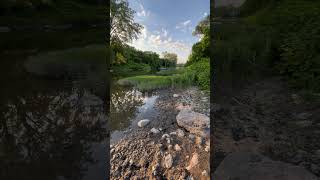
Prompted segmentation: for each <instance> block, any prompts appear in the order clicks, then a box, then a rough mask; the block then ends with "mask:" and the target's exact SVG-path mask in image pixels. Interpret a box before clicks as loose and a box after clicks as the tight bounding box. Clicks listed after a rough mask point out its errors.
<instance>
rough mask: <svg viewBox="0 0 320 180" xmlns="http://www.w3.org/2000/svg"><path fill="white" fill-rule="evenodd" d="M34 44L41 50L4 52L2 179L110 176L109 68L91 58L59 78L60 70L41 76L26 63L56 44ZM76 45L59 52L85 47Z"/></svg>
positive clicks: (0, 141) (87, 179) (79, 179)
mask: <svg viewBox="0 0 320 180" xmlns="http://www.w3.org/2000/svg"><path fill="white" fill-rule="evenodd" d="M53 35H54V33H50V34H48V36H50V38H49V37H48V38H49V39H52V36H53ZM41 36H43V37H45V35H43V34H42V35H41ZM59 36H60V37H57V38H56V39H57V40H61V39H62V38H63V37H61V32H60V33H59ZM35 38H37V36H35ZM26 43H27V42H26ZM30 43H32V45H30V46H32V48H35V49H38V50H35V51H33V50H32V53H30V52H27V53H26V52H25V51H22V50H21V51H19V50H14V51H13V50H10V51H8V50H6V51H4V50H1V51H0V57H1V58H0V59H1V61H0V64H1V65H0V68H1V69H0V71H1V76H0V83H1V89H0V117H1V123H0V179H6V180H11V179H30V180H31V179H32V180H38V179H39V180H40V179H41V180H44V179H45V180H51V179H52V180H57V179H61V180H62V179H65V180H69V179H70V180H91V179H107V177H108V176H107V173H106V162H107V152H108V146H109V145H108V143H107V142H108V141H107V138H108V133H107V129H108V127H107V118H106V114H105V112H106V111H105V110H106V106H105V101H104V98H105V94H107V93H108V92H106V91H107V89H108V88H107V87H106V86H107V85H106V82H105V81H104V78H103V77H102V76H100V75H101V74H103V73H99V76H98V74H97V73H96V70H97V69H96V68H94V67H93V66H94V64H92V63H90V66H87V64H81V65H79V64H77V69H76V71H73V70H72V69H68V72H69V73H68V74H64V76H63V77H59V78H57V77H56V76H55V75H54V74H55V72H54V71H52V72H50V73H53V75H52V76H51V75H50V74H49V75H46V76H42V75H35V74H34V73H32V72H29V71H27V70H26V68H25V64H26V62H28V60H29V59H30V56H36V55H38V54H41V53H42V54H43V53H44V54H45V53H49V52H50V51H52V49H54V48H51V49H50V50H48V49H46V50H41V51H39V49H41V48H42V44H40V42H39V44H36V43H35V42H34V41H32V42H30ZM71 44H72V46H71V45H70V47H66V48H65V49H59V50H57V51H62V52H63V51H64V50H67V49H72V48H74V47H82V46H83V42H82V44H81V46H76V45H75V43H71ZM46 45H47V44H46ZM88 45H90V44H88ZM37 46H38V47H37ZM47 46H48V45H47ZM66 46H67V45H66ZM55 51H56V50H55ZM69 58H71V59H72V57H69ZM45 61H46V58H44V59H43V62H45ZM51 65H52V64H48V65H46V66H47V67H48V68H50V67H52V66H51ZM79 66H81V68H80V69H82V70H84V71H79ZM99 66H100V65H99ZM71 67H72V66H71Z"/></svg>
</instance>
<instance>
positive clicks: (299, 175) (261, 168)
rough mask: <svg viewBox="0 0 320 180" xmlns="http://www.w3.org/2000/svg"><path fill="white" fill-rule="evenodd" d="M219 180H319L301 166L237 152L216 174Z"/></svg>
mask: <svg viewBox="0 0 320 180" xmlns="http://www.w3.org/2000/svg"><path fill="white" fill-rule="evenodd" d="M213 179H219V180H230V179H237V180H257V179H259V180H318V178H317V177H316V176H315V175H313V174H312V173H310V172H309V171H307V170H306V169H304V168H303V167H300V166H294V165H291V164H287V163H284V162H280V161H273V160H271V159H269V158H267V157H265V156H262V155H261V154H257V153H250V152H237V153H232V154H230V155H228V156H227V157H226V158H225V159H224V160H223V161H222V162H221V164H220V165H219V167H218V168H217V170H216V171H215V172H214V175H213Z"/></svg>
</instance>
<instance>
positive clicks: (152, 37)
mask: <svg viewBox="0 0 320 180" xmlns="http://www.w3.org/2000/svg"><path fill="white" fill-rule="evenodd" d="M156 32H159V33H156ZM131 45H132V46H134V47H135V48H137V49H140V50H143V51H154V52H157V53H158V54H160V55H161V54H162V52H164V51H168V52H173V53H176V54H177V55H178V63H185V62H186V61H187V59H188V56H189V54H190V52H191V47H192V45H191V44H187V43H184V42H182V41H179V40H174V39H172V37H171V36H169V32H168V31H167V30H166V29H164V28H162V29H161V31H153V32H150V31H148V29H147V27H145V26H144V29H143V30H142V32H141V34H140V37H139V38H138V39H137V40H134V41H133V42H132V43H131Z"/></svg>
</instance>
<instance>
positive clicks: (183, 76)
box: [118, 69, 195, 90]
mask: <svg viewBox="0 0 320 180" xmlns="http://www.w3.org/2000/svg"><path fill="white" fill-rule="evenodd" d="M194 82H195V72H194V71H192V70H189V69H188V70H186V71H183V73H180V72H179V73H178V74H171V75H165V76H163V75H142V76H134V77H128V78H124V79H120V80H119V81H118V83H119V84H120V85H132V86H135V87H136V88H138V89H139V90H152V89H160V88H168V87H172V88H174V87H178V88H181V87H186V86H190V85H193V84H194Z"/></svg>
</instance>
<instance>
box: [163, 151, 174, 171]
mask: <svg viewBox="0 0 320 180" xmlns="http://www.w3.org/2000/svg"><path fill="white" fill-rule="evenodd" d="M172 164H173V159H172V156H171V154H168V155H167V156H166V157H165V158H164V165H165V167H166V168H171V167H172Z"/></svg>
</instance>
